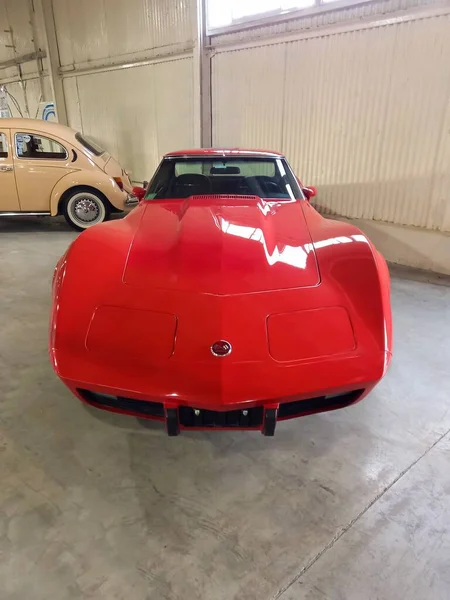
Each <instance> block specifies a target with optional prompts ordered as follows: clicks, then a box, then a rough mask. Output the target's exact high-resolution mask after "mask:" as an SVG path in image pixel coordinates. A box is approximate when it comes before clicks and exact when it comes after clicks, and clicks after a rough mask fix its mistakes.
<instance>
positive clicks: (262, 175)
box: [145, 156, 303, 200]
mask: <svg viewBox="0 0 450 600" xmlns="http://www.w3.org/2000/svg"><path fill="white" fill-rule="evenodd" d="M204 194H227V195H233V196H259V197H260V198H271V199H286V200H294V199H296V198H303V195H302V193H301V191H300V188H299V185H298V182H297V180H296V178H295V177H294V175H293V173H292V171H291V169H290V168H289V166H288V165H287V163H286V161H285V160H283V159H281V158H266V157H264V158H254V157H251V158H245V157H242V156H239V157H232V158H228V157H224V158H216V157H215V156H214V157H212V156H205V157H200V158H199V157H193V158H185V157H170V158H165V159H164V160H163V161H162V163H161V164H160V166H159V168H158V170H157V171H156V173H155V176H154V177H153V179H152V181H151V183H150V186H149V188H148V190H147V194H146V196H145V199H147V200H153V199H170V198H188V197H189V196H193V195H204Z"/></svg>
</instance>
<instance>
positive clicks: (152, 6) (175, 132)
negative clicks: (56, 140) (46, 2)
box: [53, 0, 194, 181]
mask: <svg viewBox="0 0 450 600" xmlns="http://www.w3.org/2000/svg"><path fill="white" fill-rule="evenodd" d="M53 6H54V13H55V23H56V31H57V37H58V48H59V52H60V60H61V65H62V67H63V71H64V72H65V74H64V90H65V95H66V105H67V112H68V119H69V124H70V125H71V126H72V127H74V128H76V129H81V130H82V131H84V132H86V133H88V134H89V135H91V136H93V137H94V138H96V139H97V140H98V141H99V142H100V143H101V144H103V146H104V147H105V148H106V149H107V150H108V151H109V152H110V153H111V154H113V155H114V156H115V157H116V158H118V159H119V161H121V163H122V164H123V165H124V166H125V167H126V168H127V169H129V170H130V171H131V173H132V178H133V179H134V180H135V181H142V180H144V179H148V178H149V177H150V176H151V175H152V172H153V170H154V169H155V167H156V165H157V163H158V162H159V160H160V157H161V155H162V154H163V153H164V152H167V151H169V150H171V149H173V148H179V147H181V146H192V145H193V143H194V129H193V128H194V125H193V123H194V119H193V110H194V109H193V67H192V47H193V32H194V29H193V24H192V18H191V17H192V15H193V9H192V2H190V1H187V0H128V1H127V2H122V0H97V1H95V2H93V1H92V0H81V1H78V2H76V3H74V2H72V0H58V2H53ZM171 53H172V54H176V53H183V54H184V57H183V58H179V59H177V60H174V59H173V58H172V57H171V56H168V55H170V54H171ZM159 55H166V57H167V58H166V59H164V61H162V62H157V63H154V64H147V65H145V66H135V67H132V68H122V67H123V66H124V65H129V64H130V63H133V62H137V61H142V60H145V59H150V60H151V59H152V58H155V57H156V56H159ZM111 66H113V67H117V68H114V70H106V71H104V70H103V71H102V68H104V67H107V68H109V67H111ZM85 69H90V70H91V71H92V70H94V71H93V72H90V73H88V74H81V73H80V74H79V75H76V76H74V73H76V72H77V71H80V70H85ZM95 69H98V70H97V71H95Z"/></svg>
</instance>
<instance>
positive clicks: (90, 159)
mask: <svg viewBox="0 0 450 600" xmlns="http://www.w3.org/2000/svg"><path fill="white" fill-rule="evenodd" d="M136 203H137V199H136V198H135V197H134V196H133V194H132V184H131V182H130V179H129V177H128V175H127V173H126V172H125V171H124V170H123V169H122V167H121V166H120V165H119V164H118V163H117V162H116V161H115V160H114V158H112V157H111V156H110V155H109V154H108V153H107V152H106V151H105V150H103V149H102V148H100V147H99V146H98V145H97V144H96V143H95V142H94V141H93V140H91V139H90V138H88V137H87V136H85V135H82V134H81V133H77V132H76V131H74V130H73V129H70V128H69V127H65V126H64V125H59V124H57V123H49V122H47V121H40V120H37V119H0V216H5V215H52V216H56V215H64V217H65V218H66V220H67V222H68V223H69V224H70V225H71V226H72V227H74V228H75V229H87V228H88V227H91V226H92V225H95V224H96V223H101V222H102V221H105V220H106V219H107V218H108V217H109V215H110V214H111V213H112V212H120V211H123V210H124V209H125V208H126V207H127V206H132V205H133V204H136Z"/></svg>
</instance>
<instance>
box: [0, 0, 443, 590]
mask: <svg viewBox="0 0 450 600" xmlns="http://www.w3.org/2000/svg"><path fill="white" fill-rule="evenodd" d="M264 11H265V12H264ZM449 62H450V2H449V1H448V0H445V1H433V0H366V1H364V0H360V1H354V0H336V1H334V2H333V1H332V0H330V1H327V2H325V0H323V1H319V0H318V1H317V2H314V0H311V1H310V2H308V1H305V0H297V1H295V0H283V1H282V0H266V1H265V2H259V3H255V2H250V1H248V0H247V1H245V0H240V2H237V1H235V0H229V1H225V0H128V1H127V2H124V1H120V0H103V1H101V2H100V1H97V2H92V1H88V0H79V1H78V2H76V3H74V2H71V1H70V0H53V2H52V0H0V85H5V86H6V89H7V90H8V94H9V96H8V97H9V98H10V100H9V110H10V113H11V115H12V116H15V117H17V116H19V117H20V116H23V117H31V118H36V117H39V115H40V111H41V108H42V105H43V104H45V103H48V102H54V104H55V108H56V112H57V114H58V120H59V122H60V123H63V124H68V125H69V126H70V127H72V128H74V129H76V130H78V131H82V132H83V133H85V134H87V135H90V136H92V137H93V138H95V139H96V140H99V142H101V143H102V144H103V146H104V147H105V148H106V149H107V150H108V152H110V153H111V154H112V155H113V156H114V157H116V158H117V159H118V160H119V161H120V163H121V164H123V165H124V166H125V167H126V168H127V169H128V170H129V171H130V172H131V178H132V179H133V181H134V182H135V183H136V184H139V183H142V182H143V181H145V180H148V179H149V178H150V177H151V175H152V173H153V172H154V170H155V168H156V166H157V165H158V163H159V161H160V159H161V156H162V155H163V154H164V153H166V152H168V151H171V150H176V149H180V148H184V147H186V148H189V147H200V146H204V147H208V146H216V147H223V146H231V147H251V148H254V147H256V148H264V149H270V150H275V151H280V152H284V153H285V154H286V156H287V158H288V160H289V161H290V163H291V165H292V166H293V168H294V171H295V172H296V173H297V174H298V175H299V176H300V177H301V178H302V181H304V182H305V183H306V184H310V185H314V186H316V187H317V190H318V195H317V197H316V198H314V206H315V207H316V208H317V209H318V210H320V212H321V213H322V214H324V215H325V216H329V217H333V218H338V219H343V220H347V221H350V222H352V223H355V224H356V225H357V226H358V227H360V228H361V229H362V230H363V231H364V232H365V233H367V234H368V235H369V236H370V238H371V239H372V241H373V242H374V243H375V245H376V246H377V248H378V249H379V250H380V251H381V252H382V254H383V255H384V257H385V258H386V260H387V261H388V262H389V265H390V268H391V277H392V310H393V322H394V357H393V361H392V365H391V367H390V370H389V372H388V374H387V376H386V377H385V379H383V381H382V382H381V383H380V385H379V386H378V387H377V388H376V389H375V390H374V391H373V392H372V393H371V394H370V395H369V396H368V397H367V398H366V399H365V400H363V401H362V402H361V403H358V404H356V405H354V406H351V407H349V408H345V409H342V410H339V411H334V412H329V413H322V414H316V415H311V416H306V417H303V418H301V419H294V420H291V421H286V422H282V423H280V424H279V425H278V426H277V434H276V436H275V437H274V438H266V437H263V436H261V435H260V434H259V433H257V432H242V431H212V432H204V431H201V432H195V431H192V432H183V434H182V435H181V436H179V437H177V438H174V439H172V438H169V437H167V436H166V434H165V432H164V427H163V425H162V424H160V423H155V422H151V421H143V420H138V419H134V418H131V417H128V416H125V415H119V414H113V413H107V412H103V411H99V410H96V409H94V408H88V407H87V406H85V405H83V404H81V403H80V402H78V401H77V400H76V399H75V398H74V397H73V396H72V395H71V393H70V392H69V390H68V389H66V388H65V387H64V386H63V385H62V383H61V382H60V381H59V380H58V379H57V378H56V377H55V375H54V373H53V371H52V369H51V365H50V362H49V358H48V319H49V311H50V304H51V281H52V275H53V271H54V268H55V265H56V263H57V261H58V259H59V258H60V256H61V255H62V254H63V253H64V252H65V250H66V249H67V247H68V246H69V244H70V243H71V242H72V241H73V240H74V239H75V238H76V236H77V233H76V232H74V231H72V230H70V229H69V227H68V226H67V224H66V223H65V222H64V220H63V219H62V217H57V218H49V217H45V218H42V217H40V218H36V217H27V218H23V217H22V218H21V217H5V218H1V219H0V259H1V260H0V289H1V295H0V314H1V319H0V450H1V461H0V473H1V483H2V485H1V486H0V599H1V600H27V599H29V598H32V599H33V600H50V599H51V600H53V599H55V600H76V599H90V598H92V599H94V598H95V599H97V598H105V599H117V600H122V599H123V600H125V599H126V600H148V599H152V600H159V599H161V600H178V599H180V600H181V599H183V600H186V599H189V600H190V599H197V598H198V599H208V600H232V599H239V600H256V599H258V600H277V599H280V600H300V599H305V600H361V599H364V600H370V599H373V600H393V599H397V598H405V599H407V600H425V599H426V600H428V599H429V600H438V599H442V600H444V599H445V600H447V599H448V598H449V597H450V558H449V557H450V470H449V468H448V465H449V461H450V435H449V433H450V410H449V408H450V396H449V390H450V369H449V364H450V335H449V334H450V288H449V282H450V278H449V276H450V235H449V234H450V191H449V190H450V166H449V165H450V70H449V69H448V65H449ZM0 122H1V119H0ZM0 177H1V174H0ZM0 193H1V188H0ZM114 218H120V215H115V216H114Z"/></svg>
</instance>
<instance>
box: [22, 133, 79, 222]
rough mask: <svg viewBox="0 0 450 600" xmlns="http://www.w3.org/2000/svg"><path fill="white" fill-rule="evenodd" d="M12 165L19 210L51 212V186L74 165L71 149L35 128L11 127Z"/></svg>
mask: <svg viewBox="0 0 450 600" xmlns="http://www.w3.org/2000/svg"><path fill="white" fill-rule="evenodd" d="M11 133H12V136H13V137H14V167H15V173H16V183H17V191H18V193H19V199H20V206H21V207H22V211H27V212H50V201H51V194H52V190H53V188H54V187H55V185H56V184H57V183H58V181H59V180H60V179H61V178H62V177H64V175H67V174H68V173H70V172H71V171H73V170H75V169H74V168H73V164H72V160H73V156H72V152H71V150H70V149H69V147H68V145H67V146H64V145H63V143H62V140H61V141H57V140H55V139H53V138H51V137H49V136H47V135H43V134H42V135H41V134H40V133H39V132H37V131H33V132H32V131H24V130H20V131H19V130H18V129H16V130H12V132H11Z"/></svg>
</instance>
